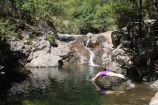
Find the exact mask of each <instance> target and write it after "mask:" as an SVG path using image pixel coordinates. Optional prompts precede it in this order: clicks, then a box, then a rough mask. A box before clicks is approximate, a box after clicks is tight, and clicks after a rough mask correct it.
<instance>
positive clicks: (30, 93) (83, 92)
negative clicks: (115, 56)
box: [1, 65, 154, 105]
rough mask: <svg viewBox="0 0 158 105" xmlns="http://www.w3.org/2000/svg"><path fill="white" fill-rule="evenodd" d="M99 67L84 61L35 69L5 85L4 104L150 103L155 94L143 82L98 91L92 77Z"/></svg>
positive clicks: (79, 104)
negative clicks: (118, 90) (57, 66)
mask: <svg viewBox="0 0 158 105" xmlns="http://www.w3.org/2000/svg"><path fill="white" fill-rule="evenodd" d="M99 69H100V68H98V67H88V66H84V65H80V66H77V65H71V66H67V67H64V68H63V69H58V68H47V69H32V70H31V71H32V73H30V74H29V75H27V76H26V77H25V78H19V79H20V80H18V81H17V80H16V81H15V80H14V81H12V82H10V83H9V84H7V85H9V86H8V88H7V89H6V90H5V88H3V89H4V90H5V95H4V93H3V92H2V93H1V105H148V103H149V101H150V99H151V97H152V96H153V95H154V93H153V91H151V90H150V88H149V87H148V86H146V85H143V84H139V85H136V87H135V88H133V89H129V90H125V92H124V93H121V94H120V93H119V94H117V93H118V92H117V90H116V94H115V93H114V94H110V95H109V94H105V91H104V92H103V91H102V92H101V91H98V90H96V87H95V85H94V83H93V82H91V81H90V80H91V78H92V76H94V75H95V74H96V73H97V72H98V70H99ZM16 76H17V75H16ZM17 77H19V76H17ZM7 78H9V77H7ZM11 80H13V77H12V78H10V81H11Z"/></svg>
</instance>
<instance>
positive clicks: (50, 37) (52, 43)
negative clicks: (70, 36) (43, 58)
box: [48, 35, 56, 46]
mask: <svg viewBox="0 0 158 105" xmlns="http://www.w3.org/2000/svg"><path fill="white" fill-rule="evenodd" d="M48 41H49V42H50V44H51V46H56V42H55V36H54V35H48Z"/></svg>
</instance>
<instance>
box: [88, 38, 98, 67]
mask: <svg viewBox="0 0 158 105" xmlns="http://www.w3.org/2000/svg"><path fill="white" fill-rule="evenodd" d="M89 42H90V39H88V40H87V42H86V49H87V50H88V51H89V54H90V58H89V65H90V66H98V65H96V64H95V63H94V62H93V60H94V57H95V53H94V52H93V51H92V50H91V49H90V48H88V44H89Z"/></svg>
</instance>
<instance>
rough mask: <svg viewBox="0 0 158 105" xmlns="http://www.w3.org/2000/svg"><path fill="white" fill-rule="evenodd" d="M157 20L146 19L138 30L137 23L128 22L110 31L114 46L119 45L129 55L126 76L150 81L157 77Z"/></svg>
mask: <svg viewBox="0 0 158 105" xmlns="http://www.w3.org/2000/svg"><path fill="white" fill-rule="evenodd" d="M157 35H158V27H157V21H155V20H146V21H145V22H144V23H143V24H142V26H141V34H140V32H139V24H138V23H130V24H128V25H127V27H126V28H124V29H122V30H119V31H115V32H113V33H112V39H113V44H114V47H115V48H117V47H120V48H122V49H124V50H125V51H126V53H127V54H128V55H129V56H131V61H132V62H133V64H132V65H131V67H130V68H129V69H128V70H127V75H128V76H131V77H132V76H134V75H133V74H136V75H135V76H134V77H135V78H137V77H139V78H137V79H142V80H146V81H152V80H156V79H157V73H156V72H157V69H158V67H157V62H158V55H157V54H158V44H157V42H158V38H157V37H158V36H157Z"/></svg>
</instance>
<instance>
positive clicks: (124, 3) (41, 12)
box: [0, 0, 158, 35]
mask: <svg viewBox="0 0 158 105" xmlns="http://www.w3.org/2000/svg"><path fill="white" fill-rule="evenodd" d="M139 1H140V0H9V1H8V0H7V1H6V0H2V1H0V9H1V11H0V19H6V18H15V19H17V20H18V19H19V20H20V19H21V20H27V22H30V24H32V23H34V22H36V20H37V19H38V20H51V21H53V23H54V26H55V28H56V29H57V31H58V32H64V33H88V32H93V33H98V32H103V31H106V30H108V29H113V27H114V26H116V25H117V26H118V28H122V27H125V26H126V24H127V22H129V21H138V18H139V9H140V4H139ZM129 4H130V5H129ZM142 8H143V11H142V16H143V18H152V19H154V18H157V16H158V13H157V10H156V7H155V6H154V3H153V2H152V1H150V0H142ZM7 20H8V19H7ZM4 23H5V24H8V25H9V24H10V25H9V27H7V28H8V29H6V28H3V27H4V25H2V24H4ZM0 27H1V30H2V32H1V33H2V34H3V35H8V34H13V33H14V34H15V31H13V30H16V25H14V24H13V23H11V22H10V21H8V22H7V21H6V20H5V21H2V23H1V25H0ZM3 30H6V32H4V31H3Z"/></svg>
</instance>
